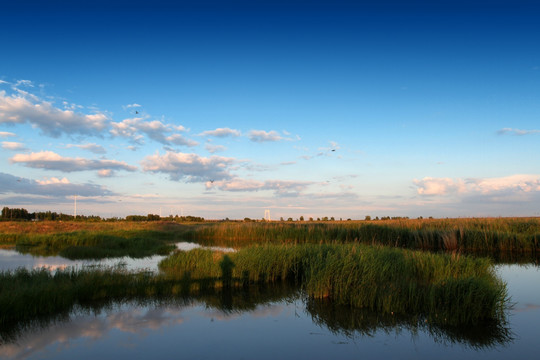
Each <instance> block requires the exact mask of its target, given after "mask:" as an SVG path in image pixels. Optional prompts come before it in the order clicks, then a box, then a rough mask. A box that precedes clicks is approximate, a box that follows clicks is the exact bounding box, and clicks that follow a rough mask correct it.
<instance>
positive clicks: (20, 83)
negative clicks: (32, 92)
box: [14, 80, 34, 87]
mask: <svg viewBox="0 0 540 360" xmlns="http://www.w3.org/2000/svg"><path fill="white" fill-rule="evenodd" d="M19 86H26V87H34V84H33V83H32V81H30V80H17V82H16V83H15V85H14V87H19Z"/></svg>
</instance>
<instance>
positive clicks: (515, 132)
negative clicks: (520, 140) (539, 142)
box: [497, 128, 540, 136]
mask: <svg viewBox="0 0 540 360" xmlns="http://www.w3.org/2000/svg"><path fill="white" fill-rule="evenodd" d="M497 134H499V135H506V134H513V135H518V136H523V135H532V134H540V130H522V129H512V128H504V129H501V130H499V131H497Z"/></svg>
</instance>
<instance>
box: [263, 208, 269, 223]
mask: <svg viewBox="0 0 540 360" xmlns="http://www.w3.org/2000/svg"><path fill="white" fill-rule="evenodd" d="M264 219H265V220H266V221H270V209H266V210H264Z"/></svg>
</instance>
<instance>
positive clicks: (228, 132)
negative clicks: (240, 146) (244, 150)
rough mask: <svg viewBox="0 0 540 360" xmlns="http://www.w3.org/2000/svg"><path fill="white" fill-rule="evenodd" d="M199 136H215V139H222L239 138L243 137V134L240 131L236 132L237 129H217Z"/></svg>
mask: <svg viewBox="0 0 540 360" xmlns="http://www.w3.org/2000/svg"><path fill="white" fill-rule="evenodd" d="M199 135H201V136H215V137H221V138H222V137H227V136H232V137H238V136H240V135H241V133H240V131H239V130H235V129H230V128H217V129H215V130H207V131H203V132H202V133H200V134H199Z"/></svg>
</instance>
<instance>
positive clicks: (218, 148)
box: [204, 144, 227, 154]
mask: <svg viewBox="0 0 540 360" xmlns="http://www.w3.org/2000/svg"><path fill="white" fill-rule="evenodd" d="M204 147H205V148H206V150H207V151H208V152H209V153H211V154H214V153H217V152H220V151H225V150H227V148H226V147H225V146H223V145H212V144H206V145H205V146H204Z"/></svg>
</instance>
